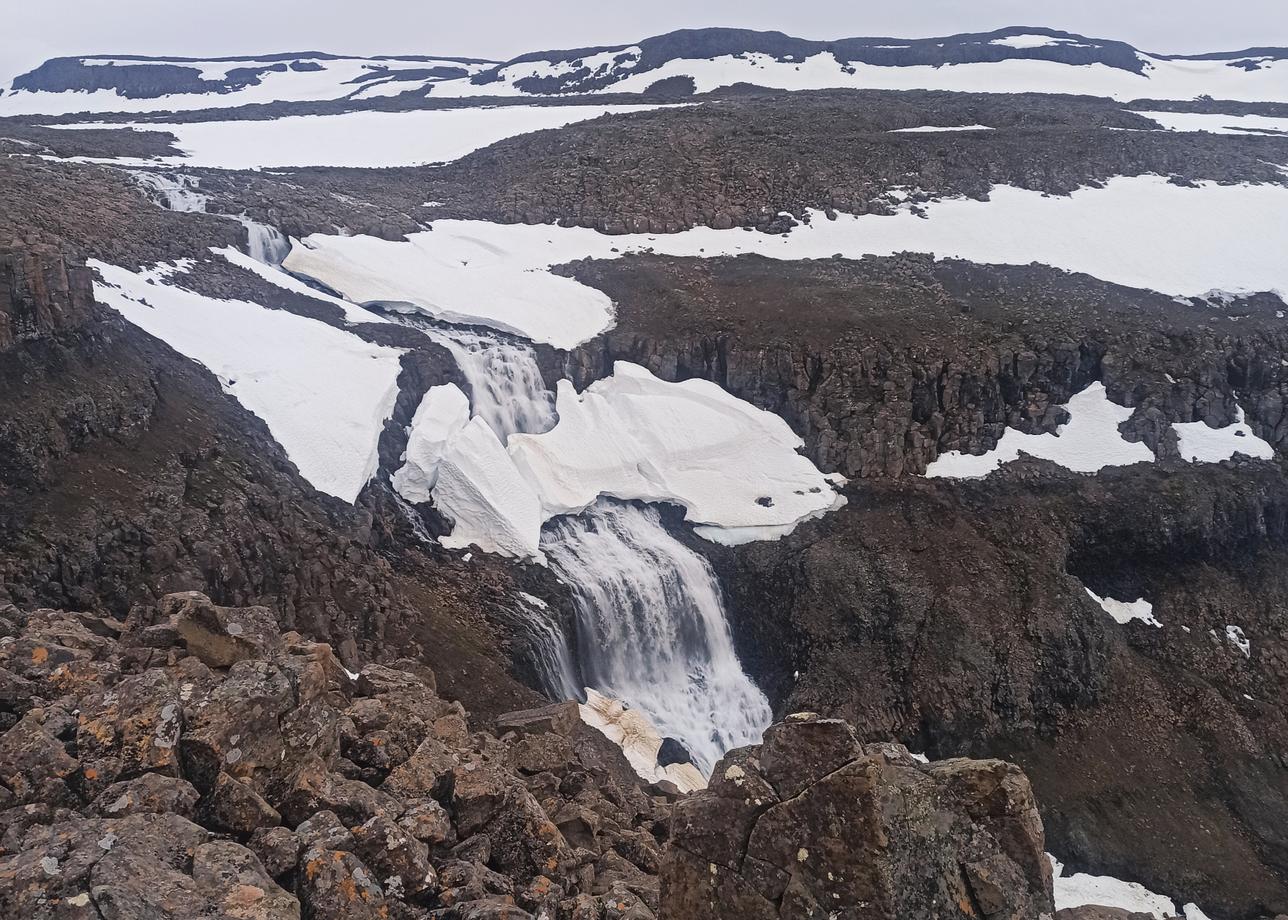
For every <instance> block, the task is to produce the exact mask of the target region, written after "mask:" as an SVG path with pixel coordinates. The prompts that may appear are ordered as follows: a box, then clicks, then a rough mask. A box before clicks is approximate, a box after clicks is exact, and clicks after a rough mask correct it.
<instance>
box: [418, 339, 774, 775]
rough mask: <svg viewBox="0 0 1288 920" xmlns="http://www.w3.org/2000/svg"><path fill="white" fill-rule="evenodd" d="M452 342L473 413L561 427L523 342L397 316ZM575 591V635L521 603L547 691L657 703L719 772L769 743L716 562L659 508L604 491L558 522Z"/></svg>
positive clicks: (533, 426) (504, 424)
mask: <svg viewBox="0 0 1288 920" xmlns="http://www.w3.org/2000/svg"><path fill="white" fill-rule="evenodd" d="M393 315H394V316H395V317H396V318H397V319H398V320H399V321H400V322H403V323H405V324H407V325H409V326H413V327H415V328H417V329H420V330H421V331H422V332H424V333H425V334H426V335H427V336H429V337H430V338H431V339H433V340H434V341H435V342H437V343H438V344H440V345H442V346H443V347H444V348H446V349H447V350H448V351H450V352H451V353H452V355H453V357H455V359H456V362H457V364H458V366H459V367H460V369H461V373H462V374H463V375H464V376H465V378H466V380H467V381H468V382H469V385H470V390H471V399H470V410H471V413H472V414H473V415H475V416H481V417H482V418H483V419H484V420H485V421H486V422H487V423H488V424H489V425H490V426H491V427H492V430H493V431H495V432H496V434H497V437H499V438H500V439H501V441H502V443H504V442H505V441H506V440H507V439H508V438H509V436H510V435H511V434H514V433H515V432H524V433H531V434H539V433H541V432H544V431H548V430H550V429H551V428H552V427H554V425H555V423H556V421H557V420H558V417H557V415H556V413H555V405H554V397H553V395H552V394H551V393H550V391H549V390H548V389H547V388H546V385H545V381H544V380H543V378H542V376H541V371H540V369H539V367H538V366H537V360H536V353H535V351H534V350H533V348H532V347H531V346H530V345H527V344H525V343H523V342H521V341H516V340H515V339H512V338H509V337H505V336H502V335H500V334H496V333H488V332H483V331H479V330H474V329H464V328H461V327H456V326H447V325H443V324H440V323H435V322H433V321H432V320H428V319H426V318H424V317H421V316H417V315H415V314H409V313H395V314H393ZM541 548H542V550H543V551H544V552H545V554H546V557H547V559H548V561H549V564H550V567H551V568H552V569H553V570H554V571H555V573H556V574H558V575H559V577H560V579H561V580H562V581H563V582H564V583H565V584H567V585H568V586H569V588H570V589H571V590H572V593H573V600H574V606H575V613H576V621H577V622H576V637H575V638H576V642H575V645H576V648H577V650H578V655H577V659H579V660H580V664H581V667H580V669H578V667H577V663H576V661H575V660H574V657H573V655H572V646H573V642H572V641H571V640H572V638H573V637H570V636H565V635H564V634H563V625H562V624H561V623H559V622H558V620H557V618H556V617H554V616H553V612H552V611H551V610H549V608H547V607H545V605H544V604H543V602H541V601H539V600H538V599H537V598H530V599H528V600H526V601H525V603H524V605H523V606H524V609H523V610H521V611H518V614H519V615H520V617H521V622H520V623H519V624H517V625H521V626H522V627H523V630H524V633H525V635H526V644H527V650H528V656H527V657H528V658H529V659H530V661H531V666H532V670H533V676H534V677H535V678H536V680H537V682H539V683H540V684H541V686H542V689H544V690H545V691H546V692H547V693H549V694H551V695H552V696H559V697H564V698H577V699H583V698H584V694H583V691H582V688H583V687H585V686H590V687H593V688H594V689H596V690H598V691H600V692H601V693H604V694H606V695H608V696H611V697H614V698H616V699H620V700H621V701H622V702H624V703H626V704H627V705H629V706H632V707H635V708H638V709H640V710H642V711H643V712H644V713H646V714H647V715H648V717H649V719H650V720H651V721H652V722H653V724H654V726H655V727H656V728H657V729H658V730H659V731H660V732H661V733H662V734H663V735H664V736H670V737H673V738H676V739H677V740H679V741H680V742H681V743H682V744H684V746H685V747H686V748H687V749H688V751H689V753H690V755H691V756H692V758H693V762H694V765H695V766H697V768H698V769H699V770H701V771H702V772H703V773H704V774H709V773H710V771H711V769H712V767H714V766H715V763H716V761H718V760H719V759H720V757H721V755H723V754H724V753H725V751H727V750H729V749H730V748H733V747H738V746H741V745H745V744H753V743H755V742H757V741H759V740H760V737H761V735H762V734H763V733H764V730H765V729H766V728H767V727H768V726H769V723H770V721H771V719H772V712H771V710H770V708H769V702H768V700H766V698H765V695H764V694H763V693H761V691H760V689H759V688H758V687H757V686H756V685H755V684H754V683H753V682H752V681H751V679H750V678H749V677H748V676H747V674H746V672H744V671H743V669H742V666H741V664H739V662H738V656H737V654H736V653H735V651H734V647H733V638H732V636H731V635H730V632H729V624H728V621H727V619H726V617H725V609H724V600H723V597H722V596H721V592H720V586H719V584H718V583H717V581H716V577H715V573H714V572H713V571H712V570H711V566H710V565H709V564H708V563H707V561H706V560H705V559H703V558H702V557H701V556H700V555H698V554H697V553H695V552H694V551H693V550H691V549H689V548H688V547H686V546H685V545H684V544H683V543H681V542H680V541H679V540H677V539H676V538H675V537H673V536H672V535H671V534H670V533H668V532H667V530H666V528H665V526H663V524H662V519H661V516H660V515H659V514H658V512H657V510H656V509H654V508H641V507H638V506H636V505H631V504H623V503H620V502H613V501H609V500H606V499H601V500H600V501H599V502H598V503H596V505H595V506H594V507H592V508H590V509H588V510H587V511H586V512H584V513H583V514H580V515H577V516H571V517H563V518H559V519H557V520H555V521H552V522H551V523H550V524H548V525H547V526H546V529H545V531H544V532H543V534H542V538H541Z"/></svg>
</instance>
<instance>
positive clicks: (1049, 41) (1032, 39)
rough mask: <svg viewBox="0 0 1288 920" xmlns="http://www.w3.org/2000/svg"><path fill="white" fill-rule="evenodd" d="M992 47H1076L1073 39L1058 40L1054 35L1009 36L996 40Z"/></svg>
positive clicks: (992, 41) (993, 40) (991, 42)
mask: <svg viewBox="0 0 1288 920" xmlns="http://www.w3.org/2000/svg"><path fill="white" fill-rule="evenodd" d="M989 44H990V45H1005V46H1006V47H1008V48H1045V47H1047V46H1048V45H1076V44H1078V43H1077V42H1075V41H1074V40H1073V39H1071V38H1056V37H1055V36H1052V35H1007V36H1005V37H1003V38H994V39H992V40H991V41H989Z"/></svg>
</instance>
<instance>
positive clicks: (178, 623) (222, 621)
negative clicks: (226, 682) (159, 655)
mask: <svg viewBox="0 0 1288 920" xmlns="http://www.w3.org/2000/svg"><path fill="white" fill-rule="evenodd" d="M160 606H161V613H162V614H163V615H164V616H167V617H170V618H171V619H172V621H173V623H174V625H175V628H176V629H177V630H178V633H179V637H180V638H181V639H182V640H183V642H184V644H185V645H187V647H188V653H189V654H190V655H195V656H196V657H198V658H200V659H201V660H202V661H203V662H205V663H206V664H207V665H209V666H210V667H212V668H226V667H230V666H231V665H233V664H235V663H236V662H238V661H242V660H244V659H247V658H267V657H269V656H270V655H272V654H274V653H275V652H277V651H279V650H280V649H281V648H282V635H281V631H280V630H279V629H278V626H277V620H276V619H275V618H274V617H273V614H272V611H270V610H269V609H268V608H267V607H218V606H216V605H215V604H213V603H212V602H211V600H210V598H208V597H206V596H205V595H204V594H200V593H198V592H196V591H186V592H183V593H182V594H167V595H166V596H165V597H163V598H162V599H161V605H160Z"/></svg>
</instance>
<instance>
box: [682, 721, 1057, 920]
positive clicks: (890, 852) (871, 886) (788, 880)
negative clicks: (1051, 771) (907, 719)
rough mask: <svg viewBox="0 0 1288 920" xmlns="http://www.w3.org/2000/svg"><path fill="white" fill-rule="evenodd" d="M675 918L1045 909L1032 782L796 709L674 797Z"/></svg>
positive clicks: (1016, 913) (999, 765)
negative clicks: (919, 752) (694, 788)
mask: <svg viewBox="0 0 1288 920" xmlns="http://www.w3.org/2000/svg"><path fill="white" fill-rule="evenodd" d="M661 892H662V893H661V900H662V910H663V913H664V915H665V916H667V917H677V918H678V917H685V918H690V920H718V918H725V917H734V916H736V917H742V918H746V920H773V918H780V917H834V918H837V920H851V918H853V920H858V918H889V920H894V918H911V917H935V918H940V920H949V918H962V920H965V918H981V917H984V918H990V920H994V918H996V920H1001V918H1012V920H1020V918H1036V917H1038V916H1040V915H1043V914H1050V913H1051V912H1052V911H1053V909H1054V908H1053V906H1052V900H1051V867H1050V863H1049V862H1048V861H1047V858H1046V856H1045V854H1044V852H1043V836H1042V821H1041V819H1040V818H1039V817H1038V812H1037V805H1036V803H1035V802H1034V799H1033V794H1032V791H1031V790H1030V789H1029V784H1028V781H1027V780H1026V779H1025V778H1024V774H1023V773H1021V772H1020V770H1019V769H1018V768H1017V767H1015V766H1013V765H1011V764H1008V763H1004V762H1002V761H966V760H948V761H944V762H942V763H936V764H930V765H923V764H919V763H918V762H917V761H916V760H914V759H913V758H912V757H910V756H909V755H908V752H907V750H906V749H905V748H903V747H900V746H899V745H894V744H885V745H881V744H876V745H866V746H865V745H862V744H860V743H859V741H858V739H857V738H856V737H855V735H854V733H853V731H852V730H851V729H850V727H849V726H848V725H846V724H845V723H844V722H841V721H839V720H836V719H823V718H820V717H819V716H817V715H812V714H798V715H793V716H789V717H788V718H787V719H786V720H785V721H784V722H782V723H779V724H778V725H775V726H773V727H772V728H770V729H769V731H768V732H766V733H765V740H764V743H763V744H761V745H759V746H757V747H753V748H742V749H739V750H737V751H733V752H731V753H730V754H728V755H726V756H725V757H724V759H723V760H721V761H720V763H719V764H717V765H716V768H715V770H714V772H713V773H712V779H711V785H710V786H709V787H708V789H706V790H705V791H703V792H699V793H694V794H693V795H691V796H689V797H688V798H686V799H684V800H683V801H681V802H679V803H678V804H677V805H676V806H675V815H674V819H673V823H672V828H671V845H670V847H669V848H668V849H667V852H666V858H665V860H664V862H663V865H662V887H661Z"/></svg>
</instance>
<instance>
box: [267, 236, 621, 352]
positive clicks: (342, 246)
mask: <svg viewBox="0 0 1288 920" xmlns="http://www.w3.org/2000/svg"><path fill="white" fill-rule="evenodd" d="M502 228H504V229H502ZM570 229H571V230H574V231H576V230H579V229H580V228H559V227H543V226H537V227H533V226H526V225H521V224H514V225H509V224H490V223H487V222H485V221H437V222H436V223H435V224H434V230H433V231H432V232H429V233H414V234H411V235H410V236H408V238H407V240H406V241H401V242H392V241H388V240H380V239H376V238H375V237H370V236H352V237H346V236H331V235H324V234H313V235H312V236H309V237H307V238H306V239H304V240H303V241H302V242H301V243H300V244H298V245H295V246H293V247H292V249H291V252H290V254H289V255H288V256H287V257H286V259H285V261H284V262H283V263H282V264H283V266H284V267H285V268H286V269H288V270H289V271H292V272H295V273H297V274H300V275H305V276H307V277H309V278H313V279H315V280H317V281H320V282H322V283H323V284H325V285H326V286H327V287H329V288H331V289H333V290H336V291H339V292H340V293H341V294H343V295H344V296H345V297H346V298H348V299H349V300H352V301H354V302H355V303H384V304H388V305H391V306H394V307H395V308H401V309H406V310H407V311H408V312H419V313H424V314H426V315H428V316H432V317H434V318H435V319H439V320H443V321H445V322H449V323H461V324H465V325H472V324H479V325H485V326H491V327H492V328H493V329H499V330H501V331H502V332H510V333H513V334H515V335H521V336H524V337H525V338H528V339H531V340H532V341H534V342H547V343H549V344H551V345H554V346H555V347H557V348H572V347H574V346H576V345H578V344H580V343H581V342H584V341H586V340H587V339H591V338H593V337H594V336H596V335H598V334H599V333H600V332H603V331H604V330H606V329H607V328H609V326H610V325H611V324H612V318H613V305H612V302H611V301H610V300H609V299H608V297H607V295H605V294H603V293H602V292H600V291H597V290H595V289H593V288H590V287H587V286H586V285H583V284H581V283H579V282H577V281H574V280H573V279H571V278H561V277H558V276H556V275H552V274H550V273H549V272H548V271H547V270H546V269H548V268H549V267H550V266H551V265H554V264H557V263H558V262H562V261H568V260H569V259H570V258H576V257H577V256H575V255H574V253H578V252H580V251H581V249H582V248H592V249H593V248H597V245H596V244H598V243H599V242H600V238H601V237H602V239H604V240H607V239H609V237H607V236H603V235H601V234H597V233H595V232H594V231H593V230H581V231H580V233H576V234H574V236H573V237H567V236H564V235H563V234H564V233H566V232H567V231H568V230H570ZM555 240H558V241H559V244H556V243H555V242H554V241H555ZM560 244H561V245H560ZM604 248H605V249H606V248H607V247H606V246H605V247H604Z"/></svg>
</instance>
